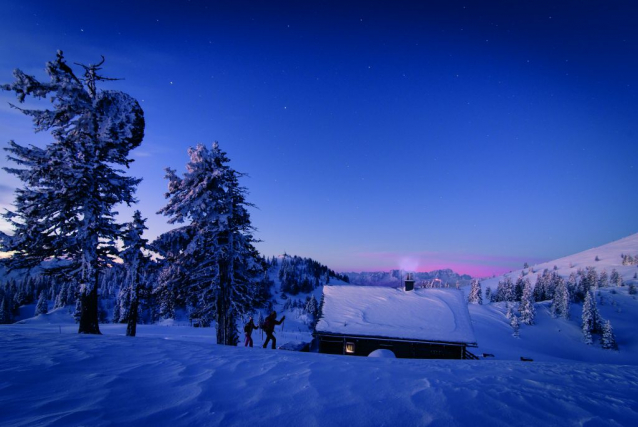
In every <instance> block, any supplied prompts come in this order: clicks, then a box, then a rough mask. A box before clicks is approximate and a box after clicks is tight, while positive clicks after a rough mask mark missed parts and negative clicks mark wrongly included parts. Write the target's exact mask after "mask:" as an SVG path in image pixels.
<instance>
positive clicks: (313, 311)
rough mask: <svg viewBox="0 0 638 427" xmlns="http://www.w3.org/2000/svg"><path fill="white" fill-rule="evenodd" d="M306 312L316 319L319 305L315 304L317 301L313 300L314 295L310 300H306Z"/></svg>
mask: <svg viewBox="0 0 638 427" xmlns="http://www.w3.org/2000/svg"><path fill="white" fill-rule="evenodd" d="M306 311H307V312H308V314H310V315H311V316H312V317H313V318H316V317H317V314H318V311H319V305H318V304H317V299H316V298H315V296H314V295H312V296H311V297H310V299H309V300H308V303H307V304H306Z"/></svg>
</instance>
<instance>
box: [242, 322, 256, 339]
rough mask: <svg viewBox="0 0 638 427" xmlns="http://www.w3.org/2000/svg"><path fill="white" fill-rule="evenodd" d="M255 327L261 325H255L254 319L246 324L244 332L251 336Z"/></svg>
mask: <svg viewBox="0 0 638 427" xmlns="http://www.w3.org/2000/svg"><path fill="white" fill-rule="evenodd" d="M255 329H259V326H257V325H255V323H254V321H252V320H251V321H250V322H248V323H246V326H244V332H245V333H246V335H248V336H251V335H252V333H253V331H254V330H255Z"/></svg>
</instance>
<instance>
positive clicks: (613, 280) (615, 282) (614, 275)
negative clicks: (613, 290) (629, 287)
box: [609, 268, 622, 286]
mask: <svg viewBox="0 0 638 427" xmlns="http://www.w3.org/2000/svg"><path fill="white" fill-rule="evenodd" d="M609 282H610V283H609V284H610V285H611V286H621V284H622V277H620V274H618V271H616V269H615V268H614V269H613V270H611V276H609Z"/></svg>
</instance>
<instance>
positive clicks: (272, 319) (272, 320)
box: [262, 310, 286, 349]
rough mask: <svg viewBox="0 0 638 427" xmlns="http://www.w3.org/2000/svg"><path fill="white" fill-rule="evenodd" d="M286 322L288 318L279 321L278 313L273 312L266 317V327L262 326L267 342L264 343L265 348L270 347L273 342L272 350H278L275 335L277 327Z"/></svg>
mask: <svg viewBox="0 0 638 427" xmlns="http://www.w3.org/2000/svg"><path fill="white" fill-rule="evenodd" d="M284 320H286V316H284V317H282V318H281V320H277V312H275V310H273V312H272V313H270V314H269V315H268V317H266V320H264V325H263V326H262V329H263V331H264V332H265V333H266V341H264V348H266V347H267V346H268V342H269V341H270V340H272V348H273V349H275V348H277V338H275V336H274V335H273V332H274V331H275V325H281V324H282V323H283V322H284Z"/></svg>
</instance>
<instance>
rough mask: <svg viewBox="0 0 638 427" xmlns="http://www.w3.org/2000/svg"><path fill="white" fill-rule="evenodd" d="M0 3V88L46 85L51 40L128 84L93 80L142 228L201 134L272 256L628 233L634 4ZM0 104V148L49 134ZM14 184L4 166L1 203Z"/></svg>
mask: <svg viewBox="0 0 638 427" xmlns="http://www.w3.org/2000/svg"><path fill="white" fill-rule="evenodd" d="M393 3H394V4H393ZM399 3H400V5H399ZM558 3H560V4H558ZM344 4H347V5H346V6H344ZM0 10H2V14H1V16H0V40H2V42H0V82H2V83H8V82H10V81H12V79H13V78H12V75H11V71H12V70H13V69H14V68H21V69H22V70H23V71H25V72H27V73H30V74H35V75H36V76H37V77H39V78H44V77H45V74H44V71H43V69H44V65H45V63H46V62H47V61H49V60H53V59H54V58H55V52H56V50H57V49H61V50H63V51H64V53H65V57H66V58H67V61H68V63H69V64H71V65H72V64H73V63H74V62H81V63H95V62H98V61H99V60H100V55H104V56H105V57H106V62H105V64H104V70H103V72H104V74H105V75H107V76H110V77H122V78H124V79H125V80H123V81H117V82H109V83H105V84H103V85H102V86H101V87H102V88H103V89H114V90H121V91H124V92H127V93H129V94H130V95H132V96H133V97H135V98H136V99H138V100H139V101H140V103H141V105H142V108H144V111H145V115H146V126H147V127H146V137H145V139H144V142H143V143H142V145H141V146H140V148H138V149H137V150H136V151H134V152H133V157H134V158H135V159H136V162H135V164H134V165H133V167H132V168H131V174H132V175H133V176H137V177H143V178H144V181H143V182H142V184H141V185H140V186H139V189H138V192H137V195H138V198H139V200H140V202H139V204H138V205H137V206H136V207H135V208H137V209H140V210H141V211H142V214H143V215H144V216H145V217H147V218H148V223H147V224H148V225H149V227H150V230H149V237H150V238H154V237H156V236H157V235H158V234H159V233H161V232H163V231H166V230H168V229H170V226H169V225H168V224H166V220H165V218H163V217H161V216H159V215H156V214H155V212H157V211H158V210H159V209H160V208H161V207H162V206H163V205H164V203H165V200H164V192H165V190H166V185H167V184H166V181H165V180H164V178H163V176H164V171H163V169H164V168H165V167H167V166H170V167H172V168H176V169H177V170H178V171H180V172H181V171H183V170H184V166H185V164H186V162H187V160H188V157H187V153H186V150H187V148H188V147H189V146H194V145H196V144H197V143H204V144H206V145H208V146H210V144H212V142H213V141H215V140H217V141H219V142H220V146H221V148H222V149H224V150H225V151H226V152H227V153H228V155H229V157H230V158H231V160H232V162H231V165H232V166H233V167H234V168H235V169H237V170H239V171H241V172H245V173H247V174H249V175H250V178H246V179H245V180H243V181H242V183H243V185H245V186H246V187H247V188H248V189H249V191H250V195H249V198H248V200H249V201H250V202H252V203H254V204H256V205H257V206H258V208H259V209H257V210H253V212H252V220H253V224H254V225H255V226H256V227H257V229H258V232H257V233H256V237H258V238H260V239H262V240H263V242H262V243H259V244H258V248H259V250H260V251H261V252H262V253H263V254H264V255H268V256H270V255H275V254H281V253H283V252H284V251H285V252H287V253H289V254H296V255H300V256H305V257H312V258H314V259H316V260H318V261H320V262H322V263H324V264H326V265H328V266H329V267H331V268H333V269H335V270H339V271H360V270H367V271H374V270H388V269H392V268H399V267H401V268H408V269H416V270H418V271H429V270H433V269H437V268H447V267H449V268H452V269H454V270H456V271H458V272H461V273H469V274H472V275H488V274H493V273H501V272H504V271H509V270H511V269H513V268H520V267H521V266H522V264H523V263H524V262H529V263H534V262H538V261H546V260H550V259H553V258H557V257H560V256H564V255H569V254H571V253H574V252H578V251H581V250H585V249H588V248H591V247H593V246H597V245H600V244H604V243H607V242H609V241H612V240H616V239H619V238H622V237H625V236H627V235H629V234H632V233H636V232H638V214H637V213H638V197H636V194H638V193H637V191H638V190H637V189H638V120H637V117H638V96H637V95H638V81H637V79H636V78H637V77H638V29H637V27H636V22H638V5H636V3H635V2H633V1H613V2H610V1H587V2H583V1H561V2H556V1H491V2H487V1H485V2H477V1H445V2H444V1H436V2H434V1H420V2H414V4H412V3H410V2H383V3H382V2H370V1H366V2H360V3H359V2H344V1H334V2H332V1H330V2H328V1H296V2H257V1H255V2H249V1H237V0H234V1H224V2H220V1H183V0H180V1H177V0H173V1H132V0H127V1H107V2H86V1H76V0H66V1H64V2H52V1H50V0H48V1H27V0H25V1H7V0H0ZM9 101H12V102H14V98H13V97H12V96H11V95H10V94H8V93H0V145H2V146H6V145H5V144H6V142H7V141H9V140H10V139H14V140H15V141H16V142H18V143H21V144H27V143H36V144H42V143H45V142H46V141H47V140H48V136H47V135H34V134H33V131H32V126H31V123H30V120H29V119H28V118H27V117H25V116H23V115H21V114H20V113H18V112H16V111H14V110H10V109H9V107H8V104H7V103H8V102H9ZM44 105H46V104H44ZM6 165H7V161H6V159H5V156H4V155H2V156H1V159H0V166H6ZM17 185H19V183H18V182H17V181H16V180H15V179H14V177H12V176H10V175H8V174H7V173H6V172H4V171H0V205H1V206H4V207H6V206H8V205H9V204H10V203H11V201H12V200H13V195H12V192H13V189H14V188H15V187H16V186H17ZM121 212H122V213H123V214H125V215H126V216H125V217H124V220H128V219H129V218H130V214H131V213H132V209H122V210H121ZM1 227H2V229H3V230H6V229H7V228H6V224H2V225H1Z"/></svg>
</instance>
